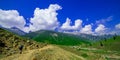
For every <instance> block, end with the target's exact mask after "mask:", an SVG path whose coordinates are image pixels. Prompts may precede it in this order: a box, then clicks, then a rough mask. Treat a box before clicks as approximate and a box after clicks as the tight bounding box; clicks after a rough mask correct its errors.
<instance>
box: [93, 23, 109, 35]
mask: <svg viewBox="0 0 120 60" xmlns="http://www.w3.org/2000/svg"><path fill="white" fill-rule="evenodd" d="M106 29H107V28H106V27H105V26H104V25H103V24H99V25H98V27H97V28H96V29H95V32H96V33H99V34H104V33H105V30H106Z"/></svg>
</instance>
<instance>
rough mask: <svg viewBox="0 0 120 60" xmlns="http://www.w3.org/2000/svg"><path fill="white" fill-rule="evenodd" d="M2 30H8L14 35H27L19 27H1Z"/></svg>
mask: <svg viewBox="0 0 120 60" xmlns="http://www.w3.org/2000/svg"><path fill="white" fill-rule="evenodd" d="M0 28H2V29H5V30H8V31H10V32H12V33H14V34H17V35H20V36H22V35H25V34H26V33H25V32H24V31H22V30H20V29H19V28H17V27H12V28H4V27H2V26H0Z"/></svg>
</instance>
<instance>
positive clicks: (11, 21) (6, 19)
mask: <svg viewBox="0 0 120 60" xmlns="http://www.w3.org/2000/svg"><path fill="white" fill-rule="evenodd" d="M25 24H26V22H25V19H24V18H23V16H20V15H19V12H18V11H17V10H2V9H0V25H1V26H2V27H4V28H11V27H17V28H19V29H21V30H24V25H25Z"/></svg>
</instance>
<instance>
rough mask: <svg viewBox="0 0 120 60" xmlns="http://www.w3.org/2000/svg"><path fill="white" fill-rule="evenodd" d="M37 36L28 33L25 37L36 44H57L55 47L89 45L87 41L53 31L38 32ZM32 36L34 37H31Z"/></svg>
mask: <svg viewBox="0 0 120 60" xmlns="http://www.w3.org/2000/svg"><path fill="white" fill-rule="evenodd" d="M38 33H39V34H37V33H36V32H35V33H30V34H27V35H26V36H28V37H30V38H32V39H33V40H35V41H38V42H44V43H50V44H57V45H81V44H86V43H90V42H88V40H87V39H83V38H78V37H76V36H75V35H69V34H64V33H59V32H53V31H45V30H44V31H39V32H38ZM32 35H34V37H32Z"/></svg>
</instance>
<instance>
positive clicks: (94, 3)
mask: <svg viewBox="0 0 120 60" xmlns="http://www.w3.org/2000/svg"><path fill="white" fill-rule="evenodd" d="M51 4H57V5H59V6H61V9H58V10H56V12H55V13H57V14H58V15H56V17H57V21H58V22H59V27H58V29H59V30H60V31H64V30H65V31H71V30H72V31H74V28H73V29H70V30H69V29H66V28H68V27H70V28H72V27H74V25H75V23H74V22H75V20H77V19H80V20H82V24H81V26H82V27H81V28H79V29H80V31H81V30H86V31H81V32H84V33H86V32H88V31H89V30H90V28H91V29H92V32H94V31H95V29H97V27H99V28H98V30H100V26H101V27H102V28H105V29H103V31H104V30H109V32H110V31H113V30H114V32H115V31H117V32H118V29H119V28H120V26H119V24H120V0H1V1H0V9H1V10H2V11H4V10H6V11H7V10H16V11H17V12H18V13H19V15H20V16H23V20H25V21H27V23H28V21H31V18H32V17H34V16H33V15H34V11H35V9H36V8H40V9H47V8H48V7H49V6H50V5H51ZM67 18H69V19H68V20H71V23H70V24H68V25H69V26H66V25H65V27H63V28H62V26H63V24H64V23H65V22H66V19H67ZM33 20H34V19H33ZM1 21H2V20H1ZM54 21H55V20H54ZM97 21H98V22H97ZM66 24H67V22H66ZM1 25H3V24H1ZM48 25H49V24H48ZM89 25H90V26H89ZM85 26H86V28H85ZM87 26H88V27H87ZM116 26H117V27H116ZM79 27H80V26H79ZM115 28H116V29H115ZM53 29H54V28H53ZM38 30H39V29H38ZM100 31H101V30H100ZM107 32H108V31H107ZM88 34H89V33H88Z"/></svg>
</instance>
